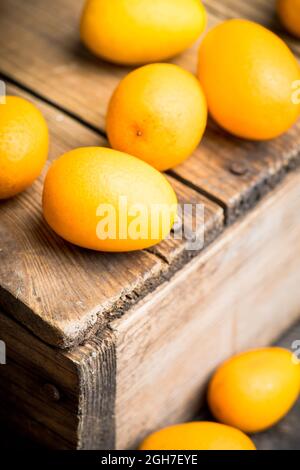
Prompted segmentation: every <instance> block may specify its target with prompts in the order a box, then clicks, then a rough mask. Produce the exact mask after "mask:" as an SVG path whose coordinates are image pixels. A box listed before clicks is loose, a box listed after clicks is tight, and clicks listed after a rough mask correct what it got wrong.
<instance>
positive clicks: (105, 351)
mask: <svg viewBox="0 0 300 470" xmlns="http://www.w3.org/2000/svg"><path fill="white" fill-rule="evenodd" d="M0 332H1V338H2V341H5V343H6V345H7V364H6V365H5V366H2V367H0V379H1V388H0V399H1V408H0V417H1V421H2V422H4V421H5V422H6V423H8V424H9V426H13V427H14V429H18V431H19V432H20V433H22V434H25V435H26V436H27V438H28V437H31V439H33V440H34V441H36V442H42V443H43V445H44V446H46V447H49V448H53V449H96V448H98V449H105V448H113V447H114V445H115V423H114V416H113V413H114V399H115V381H116V374H115V371H116V356H115V348H114V341H113V333H112V332H110V331H109V330H108V331H106V332H104V333H102V334H101V337H97V336H95V337H94V338H93V339H92V340H91V341H90V342H87V343H86V344H85V345H84V346H81V347H78V348H76V349H75V350H73V351H70V352H64V351H59V350H56V349H54V348H52V347H50V346H48V345H46V344H45V343H43V342H42V341H41V340H39V339H38V338H36V337H34V336H33V335H31V334H30V333H28V331H27V330H25V329H24V328H23V327H22V326H21V325H20V324H18V323H17V322H16V321H15V320H13V319H11V318H8V317H6V316H5V315H4V314H3V312H1V311H0Z"/></svg>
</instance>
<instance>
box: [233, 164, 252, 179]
mask: <svg viewBox="0 0 300 470" xmlns="http://www.w3.org/2000/svg"><path fill="white" fill-rule="evenodd" d="M248 171H249V168H248V165H247V163H246V162H234V163H232V164H231V166H230V172H231V173H233V174H234V175H236V176H243V175H245V174H246V173H248Z"/></svg>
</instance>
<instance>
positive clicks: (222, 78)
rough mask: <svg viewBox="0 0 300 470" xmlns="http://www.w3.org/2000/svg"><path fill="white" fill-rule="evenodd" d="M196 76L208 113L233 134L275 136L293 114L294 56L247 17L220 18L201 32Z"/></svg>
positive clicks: (295, 110) (259, 137)
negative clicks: (203, 33) (201, 88)
mask: <svg viewBox="0 0 300 470" xmlns="http://www.w3.org/2000/svg"><path fill="white" fill-rule="evenodd" d="M198 76H199V79H200V82H201V84H202V87H203V90H204V92H205V94H206V98H207V101H208V109H209V112H210V113H211V115H212V117H213V118H214V119H215V120H216V121H217V123H218V124H219V125H220V126H222V127H223V128H224V129H226V130H227V131H229V132H231V133H232V134H234V135H236V136H238V137H242V138H246V139H253V140H268V139H272V138H275V137H277V136H279V135H281V134H283V133H284V132H286V131H287V130H288V129H289V128H290V127H291V126H292V125H293V124H294V123H295V122H296V120H297V118H298V116H299V109H300V108H299V105H298V104H295V103H294V102H293V99H292V97H293V84H295V82H297V81H298V80H299V79H300V69H299V66H298V63H297V61H296V59H295V57H294V56H293V54H292V52H291V51H290V50H289V48H288V47H287V46H286V44H285V43H284V42H283V41H282V40H281V39H280V38H279V37H278V36H276V35H275V34H273V33H272V32H271V31H269V30H267V29H266V28H264V27H263V26H260V25H258V24H256V23H253V22H251V21H247V20H241V19H234V20H229V21H225V22H223V23H221V24H220V25H218V26H216V27H215V28H213V29H212V30H211V31H210V32H209V33H208V34H207V36H206V37H205V38H204V40H203V42H202V44H201V46H200V51H199V66H198Z"/></svg>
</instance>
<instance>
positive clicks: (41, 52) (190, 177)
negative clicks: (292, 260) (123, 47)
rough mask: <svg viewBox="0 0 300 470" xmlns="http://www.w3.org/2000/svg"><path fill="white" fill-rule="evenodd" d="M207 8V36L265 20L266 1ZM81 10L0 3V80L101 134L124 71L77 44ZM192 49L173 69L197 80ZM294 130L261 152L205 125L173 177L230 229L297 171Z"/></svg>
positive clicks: (70, 4)
mask: <svg viewBox="0 0 300 470" xmlns="http://www.w3.org/2000/svg"><path fill="white" fill-rule="evenodd" d="M253 3H256V7H255V8H253V7H252V4H253ZM206 4H207V6H208V11H209V14H208V28H211V27H212V26H214V25H215V24H217V23H218V22H220V21H221V20H222V19H224V18H225V17H226V14H227V16H228V15H229V16H234V15H241V14H245V15H247V14H248V15H249V14H250V13H251V12H252V14H253V13H254V12H263V13H261V14H263V15H264V16H266V15H267V14H268V13H267V12H268V11H269V7H268V5H267V0H264V1H258V0H254V2H242V1H237V0H231V1H229V2H221V1H219V0H210V1H209V0H207V2H206ZM82 5H83V0H78V1H77V2H74V1H73V0H53V1H52V2H51V7H50V4H47V3H46V2H44V1H43V0H28V1H26V2H24V1H22V0H2V3H1V15H0V40H1V44H3V46H2V47H1V51H0V72H3V73H4V74H6V75H8V76H10V77H12V78H13V79H14V80H17V81H18V82H19V83H22V85H24V86H27V87H29V88H31V89H33V90H34V91H35V92H36V93H38V94H40V95H42V96H43V97H46V98H47V99H48V100H50V101H52V102H53V103H55V104H56V105H58V106H60V107H63V108H64V109H65V110H67V111H68V112H69V113H71V114H72V115H75V116H77V117H78V118H80V119H81V120H83V121H84V122H86V123H88V124H89V125H91V126H93V127H94V128H97V129H99V131H101V132H102V133H104V132H105V114H106V109H107V104H108V101H109V98H110V96H111V94H112V92H113V90H114V88H115V86H116V85H117V83H118V81H119V80H120V79H121V78H122V77H123V76H124V75H126V74H127V73H128V71H129V70H130V69H128V68H126V67H120V66H115V65H112V64H108V63H106V62H104V61H101V60H100V59H98V58H95V57H93V56H92V55H91V54H90V53H89V52H88V51H87V50H86V49H85V48H84V47H83V46H82V45H81V44H80V41H79V29H78V24H79V18H80V14H81V9H82ZM249 10H250V13H249ZM247 12H248V13H247ZM258 14H260V13H258ZM20 44H22V47H20ZM197 49H198V44H195V45H194V46H193V47H192V48H191V49H189V50H188V51H186V52H185V53H184V54H182V55H180V56H179V57H177V58H176V59H175V60H174V62H175V63H177V64H179V65H181V66H182V67H184V68H186V69H188V70H190V71H192V72H195V71H196V65H197ZM299 128H300V124H298V125H297V126H295V127H294V129H292V130H291V131H290V132H289V133H287V134H286V135H285V136H284V137H282V138H280V139H277V140H274V141H272V142H268V143H261V144H260V143H251V142H245V141H240V140H238V139H235V138H234V137H231V136H229V135H228V134H226V133H225V132H223V131H222V130H220V129H219V128H218V127H216V126H214V125H210V126H209V129H208V131H207V133H206V137H205V139H204V141H203V142H202V143H201V145H200V147H199V148H198V149H197V151H196V152H195V154H194V155H193V156H192V157H191V158H190V159H189V160H187V161H186V162H184V163H183V164H182V165H181V166H179V167H178V168H176V169H175V171H174V172H173V175H174V176H176V178H181V179H184V180H186V181H188V182H189V184H190V185H192V186H193V187H194V188H195V189H197V190H198V191H200V192H201V193H202V194H204V195H206V196H209V197H210V198H211V199H212V200H213V201H215V202H217V203H218V204H220V205H221V206H222V207H223V208H224V210H225V212H226V221H227V223H231V222H233V221H234V220H236V218H237V217H239V216H240V215H243V214H244V213H245V212H246V211H247V210H249V209H250V208H252V207H253V206H255V204H256V203H257V201H258V200H260V199H261V198H262V197H263V196H264V195H265V194H266V193H267V192H268V191H270V190H271V189H272V188H273V187H274V186H275V185H276V184H278V182H280V181H281V179H282V178H283V177H284V176H285V174H286V172H287V170H289V169H290V168H293V167H294V166H297V165H299V161H300V157H299V145H300V142H299V139H300V137H299V135H300V133H299ZM240 161H241V162H242V164H243V163H244V164H246V166H247V167H248V171H247V174H246V175H243V176H237V175H236V174H232V171H231V168H232V165H235V164H236V162H240Z"/></svg>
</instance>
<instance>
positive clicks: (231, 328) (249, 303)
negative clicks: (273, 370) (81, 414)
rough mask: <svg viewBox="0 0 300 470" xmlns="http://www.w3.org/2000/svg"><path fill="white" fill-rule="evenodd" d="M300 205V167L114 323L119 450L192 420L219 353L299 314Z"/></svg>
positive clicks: (274, 332)
mask: <svg viewBox="0 0 300 470" xmlns="http://www.w3.org/2000/svg"><path fill="white" fill-rule="evenodd" d="M299 211H300V171H298V172H295V173H294V174H291V175H290V176H288V177H287V178H286V180H285V182H284V183H282V184H281V185H280V186H279V187H278V188H277V189H276V190H274V191H273V192H272V193H271V194H270V195H268V196H267V197H266V198H265V200H264V201H262V202H261V203H260V204H259V205H258V206H257V208H256V209H254V210H253V211H252V212H251V213H250V214H248V216H247V217H245V218H244V219H243V220H242V221H240V222H239V223H238V224H235V225H233V226H232V227H231V228H229V229H227V230H226V231H225V232H224V233H223V234H222V235H221V236H220V237H219V238H218V239H217V241H216V242H214V243H213V244H212V245H211V246H210V247H209V249H207V250H205V251H204V252H203V253H202V254H201V255H199V256H197V258H196V259H195V260H194V261H192V262H191V263H190V264H189V265H188V266H186V267H185V268H183V269H182V270H181V271H180V272H179V273H178V274H177V275H176V276H175V277H174V278H173V279H172V282H171V283H169V284H166V285H165V286H162V287H161V288H160V289H159V290H156V292H155V295H150V296H148V298H146V299H145V301H144V302H143V303H139V305H138V306H137V307H136V308H132V309H131V310H130V312H128V314H125V315H124V316H122V318H120V319H119V320H116V321H115V322H112V323H111V327H112V328H113V329H114V332H115V335H116V355H117V358H118V362H117V395H116V408H115V416H116V423H117V436H116V437H117V439H116V446H117V448H118V449H124V448H127V447H129V448H132V447H134V446H135V445H137V444H138V443H137V439H138V438H143V437H145V436H146V435H147V434H148V433H149V432H153V431H154V430H156V429H157V428H159V427H163V426H166V425H169V424H172V423H175V422H178V421H182V420H183V419H184V420H186V419H189V418H190V417H191V415H192V414H193V413H195V412H196V410H197V409H198V408H199V403H200V401H201V398H203V395H204V393H205V388H206V382H207V380H208V377H209V376H210V374H211V372H212V371H213V369H214V368H215V367H216V366H217V365H218V364H219V363H220V362H222V361H223V360H225V359H226V358H228V357H230V356H232V355H233V354H235V353H236V352H239V351H242V350H245V349H248V348H249V347H256V346H263V345H267V344H270V343H271V342H272V341H274V340H275V339H276V338H277V337H278V336H279V335H280V333H281V332H282V331H284V330H285V329H287V328H288V327H289V326H290V324H291V323H292V322H293V321H296V320H297V319H298V318H299V312H300V292H299V287H298V286H299V285H300V251H299V239H300V225H299ZM286 247H289V249H286ZM293 247H294V249H293ZM159 390H163V393H159ZM154 410H155V412H154Z"/></svg>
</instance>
